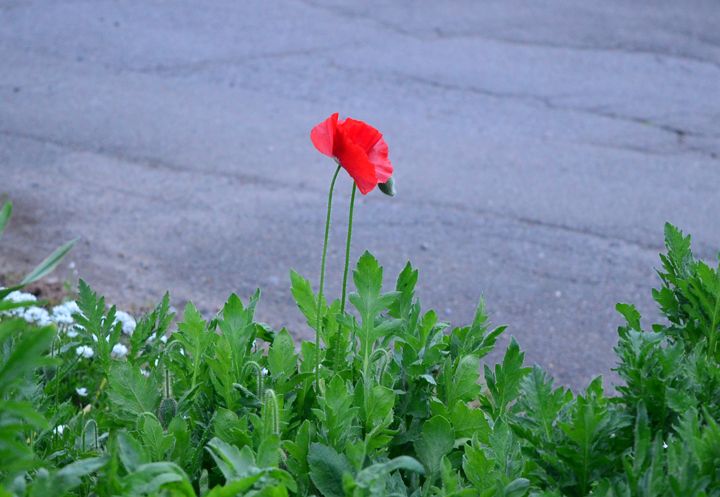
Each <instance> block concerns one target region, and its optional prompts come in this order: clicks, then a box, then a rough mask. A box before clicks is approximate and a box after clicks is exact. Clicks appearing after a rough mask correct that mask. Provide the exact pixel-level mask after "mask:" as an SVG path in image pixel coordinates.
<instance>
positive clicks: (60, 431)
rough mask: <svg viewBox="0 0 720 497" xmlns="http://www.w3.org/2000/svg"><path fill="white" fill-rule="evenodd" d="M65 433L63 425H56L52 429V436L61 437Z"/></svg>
mask: <svg viewBox="0 0 720 497" xmlns="http://www.w3.org/2000/svg"><path fill="white" fill-rule="evenodd" d="M64 431H65V425H57V426H56V427H55V428H53V434H55V435H57V436H59V437H62V434H63V432H64Z"/></svg>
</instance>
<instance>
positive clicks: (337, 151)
mask: <svg viewBox="0 0 720 497" xmlns="http://www.w3.org/2000/svg"><path fill="white" fill-rule="evenodd" d="M310 139H311V140H312V142H313V145H315V148H316V149H318V151H319V152H320V153H322V154H325V155H327V156H328V157H333V158H334V159H336V160H337V161H338V162H339V163H340V165H341V166H342V167H343V168H344V169H345V170H346V171H347V172H348V174H349V175H350V176H351V177H352V178H353V179H354V180H355V184H356V185H357V187H358V189H359V190H360V193H362V194H363V195H366V194H368V193H369V192H370V191H371V190H372V189H373V188H375V186H377V184H378V183H385V182H387V181H388V180H389V179H390V177H391V176H392V173H393V167H392V164H390V159H388V146H387V143H385V140H384V139H383V136H382V133H380V132H379V131H378V130H376V129H375V128H373V127H372V126H370V125H369V124H366V123H364V122H362V121H358V120H356V119H351V118H349V117H348V118H347V119H345V120H344V121H338V114H337V112H336V113H335V114H333V115H332V116H330V117H328V118H327V119H325V120H324V121H323V122H321V123H320V124H318V125H317V126H315V127H314V128H313V129H312V131H311V132H310Z"/></svg>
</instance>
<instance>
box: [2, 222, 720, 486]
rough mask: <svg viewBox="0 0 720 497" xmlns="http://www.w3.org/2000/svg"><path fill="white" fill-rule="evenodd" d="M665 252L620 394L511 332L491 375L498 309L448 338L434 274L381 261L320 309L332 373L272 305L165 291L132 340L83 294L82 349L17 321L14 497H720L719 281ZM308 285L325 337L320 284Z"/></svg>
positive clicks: (635, 319)
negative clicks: (427, 287) (654, 308)
mask: <svg viewBox="0 0 720 497" xmlns="http://www.w3.org/2000/svg"><path fill="white" fill-rule="evenodd" d="M8 212H9V209H8V208H4V209H3V210H0V228H2V226H4V223H5V222H6V219H7V217H8V215H7V213H8ZM3 216H5V217H3ZM0 231H1V229H0ZM666 244H667V248H668V252H667V254H665V255H663V256H661V260H662V269H661V270H660V272H659V273H660V279H661V283H662V286H661V288H659V289H658V290H655V291H654V292H653V295H654V296H655V299H656V300H657V302H658V304H659V306H660V309H661V311H662V312H663V313H664V315H665V316H666V318H667V322H665V323H661V324H656V325H654V326H653V327H652V328H651V330H650V331H648V330H645V329H644V328H643V323H642V318H641V316H640V314H639V312H638V311H637V309H635V307H633V306H632V305H629V304H618V307H617V310H618V312H619V313H620V314H621V316H623V317H624V318H625V320H626V324H624V325H623V326H621V327H620V328H619V330H618V344H617V347H616V352H617V354H618V366H617V371H618V373H619V374H620V376H621V377H622V378H623V381H624V382H623V384H622V385H620V386H619V387H618V388H617V395H608V394H606V392H605V391H604V390H603V387H602V382H601V380H600V379H599V378H598V379H595V380H594V381H592V382H591V383H590V385H588V387H587V388H586V389H585V390H584V391H581V392H579V393H577V394H575V393H573V392H571V391H570V390H568V389H567V388H564V387H562V386H556V385H555V384H554V382H553V379H552V378H551V377H550V375H549V374H548V373H547V372H545V371H544V370H543V369H542V368H540V367H539V366H534V367H528V366H527V365H526V364H525V361H524V354H523V352H522V351H521V349H520V347H519V345H518V343H517V342H516V341H515V340H514V339H511V340H510V341H509V343H508V345H507V347H506V350H505V352H504V355H503V356H502V360H501V362H500V363H499V364H490V363H488V361H487V355H488V353H490V352H491V351H492V350H493V348H494V347H495V345H496V342H497V340H498V339H499V337H500V336H501V334H502V333H503V331H504V327H499V328H494V329H491V328H490V327H489V324H488V316H487V313H486V311H485V308H484V305H483V304H482V303H481V304H480V305H479V306H478V309H477V311H476V314H475V317H474V319H473V322H472V323H471V324H470V325H468V326H464V327H456V328H453V327H450V326H448V325H447V324H445V323H442V322H440V321H439V320H438V317H437V315H436V314H435V313H434V312H433V311H428V312H423V311H422V310H421V305H420V302H419V301H418V300H417V298H416V297H415V287H416V285H417V282H418V272H417V270H415V269H414V268H413V267H412V266H411V265H410V264H408V265H407V266H406V267H405V268H404V269H403V271H402V272H401V274H400V275H399V277H398V279H397V281H396V283H395V286H394V290H393V291H386V290H384V289H383V284H384V281H383V268H382V267H381V266H380V265H379V264H378V262H377V261H376V260H375V258H374V257H373V256H372V255H370V254H369V253H367V252H366V253H364V254H363V255H362V257H361V258H360V260H359V262H358V264H357V266H356V268H355V270H354V272H353V280H354V283H355V289H354V292H353V293H352V294H351V295H350V298H349V300H350V303H351V304H352V305H353V307H354V310H353V311H348V312H346V313H342V312H340V306H339V304H338V302H337V301H334V302H332V303H329V304H328V303H327V302H324V301H323V302H321V305H320V306H319V308H320V312H321V313H322V315H321V322H322V335H321V339H322V342H321V344H322V345H323V347H322V350H321V351H320V352H321V353H320V355H319V358H320V364H319V365H318V364H316V354H315V352H316V349H315V344H314V343H311V342H301V343H299V344H298V343H296V342H295V341H294V340H293V338H292V337H293V335H292V334H291V333H290V332H289V331H288V330H286V329H281V330H279V331H275V330H272V329H270V328H269V327H268V326H267V325H264V324H262V323H258V322H256V320H255V318H254V314H255V307H256V305H257V303H258V299H259V292H256V293H255V294H254V295H253V296H251V298H250V299H249V300H248V301H246V302H243V300H242V299H240V297H238V296H237V295H231V296H230V298H229V299H228V301H227V303H226V304H225V305H224V307H223V308H222V310H221V311H220V313H219V314H218V315H216V316H203V315H202V314H201V313H200V312H199V311H198V310H197V309H196V308H195V307H194V306H193V305H192V304H188V305H187V306H186V307H185V309H184V312H183V313H182V316H181V318H180V319H179V323H177V326H176V327H175V328H176V329H175V330H173V329H172V328H173V327H174V325H173V318H174V315H173V313H172V312H171V311H170V309H171V308H170V304H169V297H168V296H167V295H166V296H165V297H164V298H163V300H162V302H161V303H160V304H159V305H158V306H157V307H156V308H155V309H153V310H152V311H151V312H150V313H149V314H148V315H146V316H145V317H144V318H142V319H140V320H139V322H138V325H137V327H136V329H135V332H134V334H133V335H132V336H130V337H125V336H123V335H122V333H121V329H120V326H119V325H118V324H117V323H116V322H115V315H116V312H115V309H114V308H112V307H110V308H109V309H108V307H107V305H106V303H105V300H104V299H103V298H102V297H101V296H99V295H97V294H96V293H95V292H93V290H92V289H91V288H90V287H89V286H88V285H87V284H86V283H85V282H80V287H79V299H78V305H79V308H80V313H79V314H78V316H77V317H76V323H77V335H76V336H70V335H69V334H67V333H62V332H61V333H57V332H56V330H55V329H54V327H46V328H37V327H33V326H31V325H28V324H27V323H25V322H23V321H18V320H13V319H9V317H8V316H4V317H0V359H2V361H0V461H2V464H0V495H3V496H4V495H10V496H25V495H27V496H33V495H38V496H39V495H43V496H48V495H82V496H90V495H93V496H115V495H129V496H150V495H153V496H154V495H163V496H200V495H202V496H213V497H220V496H228V497H229V496H279V497H284V496H295V495H297V496H323V497H345V496H352V497H365V496H378V497H380V496H387V495H393V496H403V497H430V496H447V497H450V496H453V497H465V496H467V497H471V496H483V497H491V496H506V497H526V496H527V497H530V496H534V497H541V496H544V497H559V496H573V497H574V496H578V497H580V496H582V497H584V496H588V495H592V496H608V497H609V496H617V497H635V496H638V497H650V496H660V497H666V496H667V497H675V496H677V497H679V496H695V495H697V496H720V470H719V469H718V468H720V400H719V399H720V367H719V366H718V354H719V353H720V351H718V345H717V342H718V339H717V336H718V333H719V332H720V330H719V329H718V328H719V327H720V322H719V320H720V314H719V313H720V311H719V310H718V305H720V304H718V302H720V283H718V281H720V279H719V278H720V277H719V276H718V274H719V271H718V269H716V268H713V267H711V266H709V265H708V264H706V263H705V262H702V261H698V260H696V259H695V258H694V256H693V254H692V251H691V248H690V239H689V237H687V236H685V235H683V234H682V233H681V232H680V231H678V230H677V229H675V228H673V227H671V226H668V227H667V228H666ZM291 285H292V294H293V296H294V297H295V300H296V302H297V305H298V308H299V310H300V312H301V313H302V314H303V315H304V317H305V319H306V320H307V322H308V325H309V326H310V327H315V326H316V325H317V309H318V305H317V304H318V302H317V295H316V294H315V293H314V292H313V290H312V286H311V284H310V282H309V281H308V280H306V279H305V278H303V277H302V276H300V275H298V274H297V273H294V272H293V273H291ZM6 295H7V294H6ZM0 302H2V300H0ZM171 332H172V333H171ZM167 336H169V339H167V342H166V341H165V338H164V337H167ZM116 343H123V344H126V346H127V348H128V353H127V355H126V356H125V357H122V358H118V357H115V356H113V355H112V347H113V345H115V344H116ZM79 346H86V347H91V348H92V350H93V351H94V355H93V356H92V357H91V358H83V357H81V356H80V355H78V354H77V353H76V352H75V349H76V348H77V347H79ZM316 368H317V369H318V370H319V379H320V381H319V382H318V383H317V384H316V383H315V381H314V378H315V371H316ZM80 385H82V386H84V387H86V388H87V390H88V395H85V396H81V395H79V394H78V393H76V390H75V388H76V387H77V386H80Z"/></svg>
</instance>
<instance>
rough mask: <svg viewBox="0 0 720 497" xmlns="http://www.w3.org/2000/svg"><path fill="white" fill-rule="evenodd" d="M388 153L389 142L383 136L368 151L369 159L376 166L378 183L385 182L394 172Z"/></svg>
mask: <svg viewBox="0 0 720 497" xmlns="http://www.w3.org/2000/svg"><path fill="white" fill-rule="evenodd" d="M388 153H389V151H388V146H387V143H385V140H384V139H383V138H382V136H381V137H380V139H379V140H378V141H377V143H375V145H374V146H373V148H372V149H371V150H370V152H368V160H369V161H370V162H372V164H373V165H374V166H375V176H377V179H378V183H385V182H386V181H387V180H389V179H390V176H392V174H393V167H392V164H391V163H390V159H389V158H388Z"/></svg>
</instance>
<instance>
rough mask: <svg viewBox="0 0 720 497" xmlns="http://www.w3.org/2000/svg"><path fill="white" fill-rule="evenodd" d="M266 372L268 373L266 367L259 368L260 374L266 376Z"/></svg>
mask: <svg viewBox="0 0 720 497" xmlns="http://www.w3.org/2000/svg"><path fill="white" fill-rule="evenodd" d="M268 373H269V371H268V370H267V368H262V369H261V370H260V374H262V375H263V376H267V375H268Z"/></svg>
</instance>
